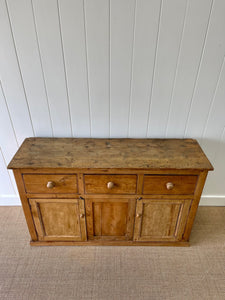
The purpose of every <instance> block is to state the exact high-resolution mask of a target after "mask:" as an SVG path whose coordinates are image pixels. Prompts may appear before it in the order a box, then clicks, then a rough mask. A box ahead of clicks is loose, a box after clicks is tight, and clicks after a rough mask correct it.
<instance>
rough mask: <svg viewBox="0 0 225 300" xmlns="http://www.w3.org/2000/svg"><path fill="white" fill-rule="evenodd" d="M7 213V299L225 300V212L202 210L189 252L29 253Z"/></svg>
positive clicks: (1, 237)
mask: <svg viewBox="0 0 225 300" xmlns="http://www.w3.org/2000/svg"><path fill="white" fill-rule="evenodd" d="M28 242H29V235H28V231H27V229H26V224H25V221H24V217H23V213H22V210H21V208H20V207H0V299H1V300H3V299H6V300H10V299H12V300H20V299H21V300H36V299H41V300H48V299H52V300H57V299H62V300H67V299H97V300H101V299H103V300H107V299H110V300H113V299H116V300H117V299H125V300H127V299H128V300H131V299H135V300H137V299H154V300H155V299H163V300H164V299H179V300H184V299H187V300H195V299H197V300H198V299H204V300H207V299H215V300H220V299H221V300H224V299H225V207H217V208H216V207H200V208H199V210H198V214H197V218H196V221H195V225H194V228H193V231H192V235H191V247H190V248H180V247H177V248H172V247H171V248H169V247H93V246H92V247H30V246H29V243H28Z"/></svg>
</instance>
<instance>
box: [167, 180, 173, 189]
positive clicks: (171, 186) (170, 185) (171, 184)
mask: <svg viewBox="0 0 225 300" xmlns="http://www.w3.org/2000/svg"><path fill="white" fill-rule="evenodd" d="M166 188H167V190H172V189H173V188H174V184H173V183H172V182H167V184H166Z"/></svg>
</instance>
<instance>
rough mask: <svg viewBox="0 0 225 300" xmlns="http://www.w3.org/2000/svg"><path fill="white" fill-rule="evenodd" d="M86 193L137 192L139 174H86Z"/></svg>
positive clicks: (129, 193)
mask: <svg viewBox="0 0 225 300" xmlns="http://www.w3.org/2000/svg"><path fill="white" fill-rule="evenodd" d="M84 186H85V193H86V194H128V195H131V194H136V190H137V175H84Z"/></svg>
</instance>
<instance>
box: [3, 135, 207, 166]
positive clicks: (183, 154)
mask: <svg viewBox="0 0 225 300" xmlns="http://www.w3.org/2000/svg"><path fill="white" fill-rule="evenodd" d="M16 168H97V169H99V168H100V169H102V168H113V169H114V168H119V169H121V168H128V169H130V168H132V169H197V170H201V169H202V170H212V169H213V167H212V165H211V164H210V162H209V160H208V159H207V157H206V156H205V154H204V153H203V151H202V149H201V148H200V146H199V144H198V142H197V141H196V140H193V139H94V138H93V139H91V138H27V139H26V140H25V141H24V142H23V144H22V145H21V147H20V148H19V150H18V151H17V153H16V154H15V156H14V157H13V159H12V160H11V162H10V163H9V165H8V169H16Z"/></svg>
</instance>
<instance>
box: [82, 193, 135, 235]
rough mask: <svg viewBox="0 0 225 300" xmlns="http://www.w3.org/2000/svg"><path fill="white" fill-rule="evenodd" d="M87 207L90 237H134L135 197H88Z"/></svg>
mask: <svg viewBox="0 0 225 300" xmlns="http://www.w3.org/2000/svg"><path fill="white" fill-rule="evenodd" d="M86 209H87V228H88V238H89V239H108V240H110V239H111V240H129V239H132V236H133V222H134V210H135V200H134V199H108V198H107V199H104V198H101V199H86Z"/></svg>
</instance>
